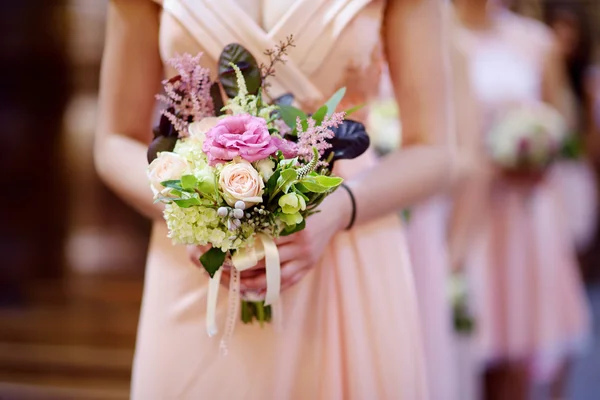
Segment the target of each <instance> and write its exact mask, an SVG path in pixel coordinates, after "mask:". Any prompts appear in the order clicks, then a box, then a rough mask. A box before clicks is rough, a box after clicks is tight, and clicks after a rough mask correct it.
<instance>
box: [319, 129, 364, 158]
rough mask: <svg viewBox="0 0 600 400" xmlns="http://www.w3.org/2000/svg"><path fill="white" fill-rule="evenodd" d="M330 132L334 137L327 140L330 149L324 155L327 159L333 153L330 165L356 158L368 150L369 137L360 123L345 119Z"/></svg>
mask: <svg viewBox="0 0 600 400" xmlns="http://www.w3.org/2000/svg"><path fill="white" fill-rule="evenodd" d="M332 131H333V132H334V134H335V136H334V137H333V138H332V139H329V140H327V141H328V142H329V143H331V145H332V147H331V148H330V149H329V150H327V152H326V153H325V155H324V158H325V159H327V158H328V157H329V156H330V154H331V153H332V152H333V158H332V163H333V162H335V161H337V160H350V159H353V158H356V157H358V156H360V155H362V154H363V153H364V152H365V151H367V149H368V148H369V145H370V139H369V135H368V134H367V130H366V129H365V126H364V125H363V124H361V123H360V122H357V121H353V120H349V119H347V120H344V122H343V123H342V124H341V125H340V126H338V127H337V128H333V129H332Z"/></svg>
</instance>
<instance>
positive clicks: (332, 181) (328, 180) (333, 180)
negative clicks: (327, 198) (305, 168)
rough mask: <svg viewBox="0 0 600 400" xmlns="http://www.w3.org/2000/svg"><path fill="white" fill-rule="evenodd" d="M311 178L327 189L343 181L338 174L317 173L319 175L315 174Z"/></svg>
mask: <svg viewBox="0 0 600 400" xmlns="http://www.w3.org/2000/svg"><path fill="white" fill-rule="evenodd" d="M313 178H314V179H315V180H316V181H317V182H318V183H319V184H321V185H323V186H325V187H327V188H329V189H333V188H336V187H338V186H340V185H341V184H342V182H344V179H342V178H340V177H339V176H325V175H319V176H315V177H313Z"/></svg>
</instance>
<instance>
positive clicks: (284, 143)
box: [272, 136, 298, 158]
mask: <svg viewBox="0 0 600 400" xmlns="http://www.w3.org/2000/svg"><path fill="white" fill-rule="evenodd" d="M272 141H273V144H275V147H277V150H280V151H281V152H282V153H283V156H284V157H285V158H294V157H296V156H297V155H298V145H297V144H296V143H294V142H292V141H289V140H286V139H282V138H280V137H277V136H273V139H272Z"/></svg>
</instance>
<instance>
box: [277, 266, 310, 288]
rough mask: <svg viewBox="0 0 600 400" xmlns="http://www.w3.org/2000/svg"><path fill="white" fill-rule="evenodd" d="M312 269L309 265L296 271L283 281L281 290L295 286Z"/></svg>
mask: <svg viewBox="0 0 600 400" xmlns="http://www.w3.org/2000/svg"><path fill="white" fill-rule="evenodd" d="M310 270H311V268H309V267H307V268H302V269H301V270H300V271H298V272H296V273H295V274H294V275H292V276H291V277H290V278H289V279H287V280H286V281H285V282H282V284H281V291H282V292H283V291H284V290H287V289H289V288H291V287H293V286H295V285H296V284H297V283H298V282H300V281H301V280H302V278H304V277H305V276H306V275H307V274H308V273H309V272H310Z"/></svg>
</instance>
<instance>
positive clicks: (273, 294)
mask: <svg viewBox="0 0 600 400" xmlns="http://www.w3.org/2000/svg"><path fill="white" fill-rule="evenodd" d="M259 237H260V239H261V242H262V246H263V249H264V253H265V265H266V272H267V293H266V296H265V305H266V306H269V305H272V304H274V303H275V302H276V301H277V300H278V299H279V291H280V289H281V264H280V261H279V251H277V245H275V242H274V241H273V239H272V238H271V237H269V236H267V235H263V234H261V235H259Z"/></svg>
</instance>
